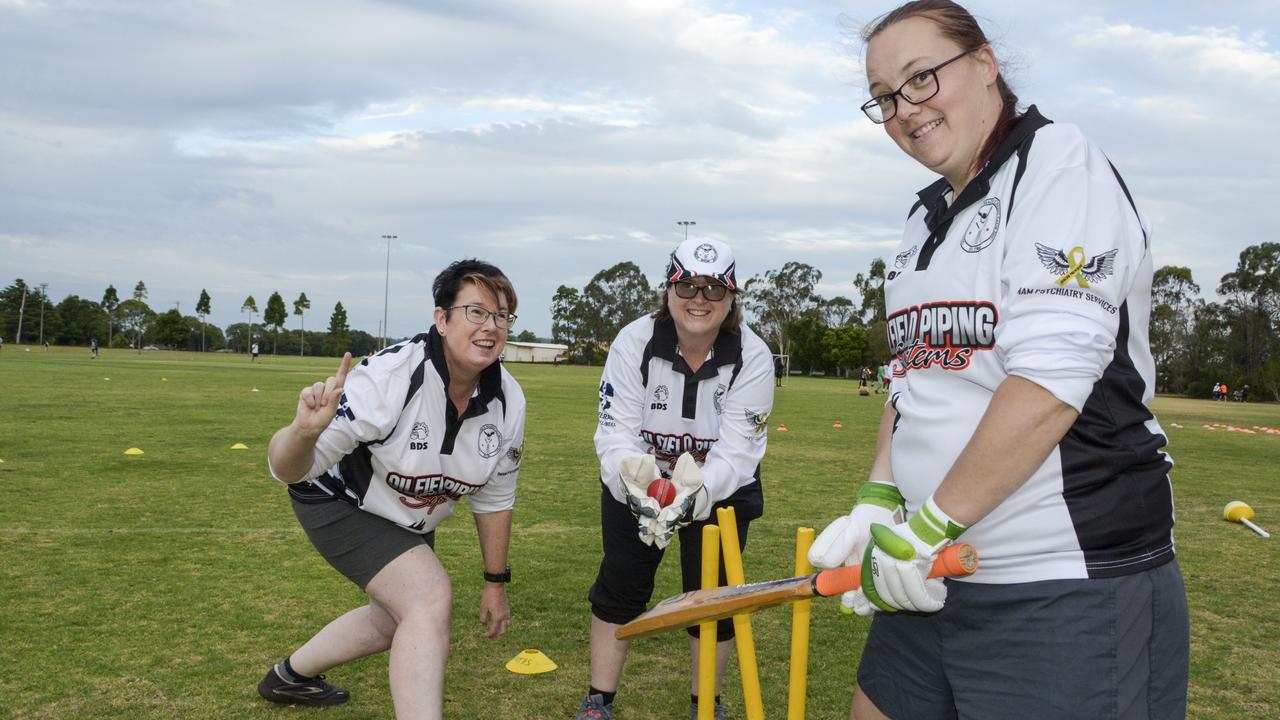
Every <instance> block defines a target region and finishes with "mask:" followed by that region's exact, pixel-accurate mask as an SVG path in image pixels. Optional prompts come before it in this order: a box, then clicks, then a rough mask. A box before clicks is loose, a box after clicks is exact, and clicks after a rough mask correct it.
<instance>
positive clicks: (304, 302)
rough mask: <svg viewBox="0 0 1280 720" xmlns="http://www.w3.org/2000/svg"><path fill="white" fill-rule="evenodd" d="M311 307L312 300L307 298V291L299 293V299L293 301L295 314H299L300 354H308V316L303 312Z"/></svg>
mask: <svg viewBox="0 0 1280 720" xmlns="http://www.w3.org/2000/svg"><path fill="white" fill-rule="evenodd" d="M310 309H311V301H310V300H308V299H307V294H306V293H299V294H298V299H297V300H294V301H293V314H294V315H297V316H298V355H299V356H301V355H305V354H306V347H307V330H306V318H305V317H303V314H304V313H306V312H307V311H308V310H310Z"/></svg>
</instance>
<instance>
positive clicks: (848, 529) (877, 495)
mask: <svg viewBox="0 0 1280 720" xmlns="http://www.w3.org/2000/svg"><path fill="white" fill-rule="evenodd" d="M904 502H905V501H904V500H903V499H902V493H900V492H898V488H897V486H896V485H893V484H892V483H884V482H875V481H870V482H866V483H863V485H862V487H860V488H858V496H857V504H856V505H854V507H853V511H852V512H850V513H849V514H848V515H845V516H844V517H840V518H836V519H835V520H833V521H832V522H831V524H830V525H828V526H827V527H826V529H824V530H823V531H822V532H821V533H819V535H818V537H817V539H816V540H814V541H813V545H811V546H809V563H810V564H811V565H813V566H814V567H819V568H834V567H840V566H842V565H853V564H856V563H858V562H861V561H862V555H863V553H864V552H865V551H866V548H867V543H868V542H870V541H871V524H872V523H880V524H881V525H896V524H898V523H900V522H902V521H903V519H905V518H906V515H907V511H906V507H905V505H904ZM840 607H841V609H842V611H844V612H850V611H852V612H855V613H857V614H859V615H862V616H867V615H870V614H872V613H873V612H875V607H873V606H872V605H871V603H870V602H868V600H867V596H866V594H865V593H863V592H862V590H861V588H859V589H858V590H851V591H849V592H847V593H845V594H844V595H843V596H841V598H840Z"/></svg>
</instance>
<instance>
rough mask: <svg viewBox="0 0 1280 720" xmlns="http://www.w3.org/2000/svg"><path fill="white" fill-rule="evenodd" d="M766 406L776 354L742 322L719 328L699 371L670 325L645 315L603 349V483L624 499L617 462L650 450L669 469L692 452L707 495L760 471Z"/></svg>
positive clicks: (721, 495) (718, 495) (599, 445)
mask: <svg viewBox="0 0 1280 720" xmlns="http://www.w3.org/2000/svg"><path fill="white" fill-rule="evenodd" d="M772 408H773V357H772V355H771V354H770V353H769V347H768V346H767V345H765V344H764V341H763V340H761V339H760V338H759V337H758V336H757V335H756V334H755V333H754V332H752V331H751V329H750V328H748V327H747V326H746V325H745V324H743V325H742V327H741V328H740V331H739V332H738V333H731V332H726V331H723V330H722V331H721V332H720V335H719V336H718V337H717V338H716V341H715V344H714V345H713V346H712V351H711V356H710V357H709V358H707V361H706V362H705V363H703V365H702V367H700V368H699V369H698V371H697V372H693V371H691V370H690V369H689V366H688V365H687V364H686V363H685V361H684V358H683V357H681V356H680V354H679V353H678V352H677V339H676V327H675V323H674V322H673V321H671V320H667V321H666V322H656V321H655V320H654V319H653V318H652V317H648V316H646V317H642V318H640V319H639V320H636V321H635V322H632V323H631V324H629V325H627V326H626V327H624V328H623V329H622V331H621V332H619V333H618V337H617V338H616V339H615V340H614V341H613V345H612V346H611V347H610V348H609V357H608V359H607V360H606V361H605V365H604V374H603V375H602V376H601V378H600V413H599V425H598V426H597V427H596V435H595V443H596V454H597V455H598V456H599V457H600V478H601V482H603V483H604V484H605V486H606V487H608V488H609V492H610V493H612V494H613V496H614V498H616V499H617V500H618V501H619V502H621V501H622V498H623V495H622V487H621V480H620V479H619V477H618V468H619V464H620V463H621V461H622V459H623V458H625V457H628V456H632V455H640V454H643V453H650V454H653V455H655V456H656V458H657V461H658V469H659V470H660V471H661V472H662V473H663V474H667V473H670V472H671V470H672V469H674V467H675V463H676V459H677V458H679V457H680V455H681V454H683V453H686V452H687V453H689V454H690V455H692V456H693V458H694V460H696V461H697V463H698V465H699V466H700V467H701V468H702V477H703V482H704V483H705V485H706V488H707V492H708V493H709V495H710V497H711V501H712V502H717V501H720V500H724V499H725V498H727V497H729V496H730V495H732V494H733V493H734V492H735V491H736V490H738V488H740V487H743V486H745V485H748V484H750V483H752V482H755V481H756V480H757V479H758V478H759V470H760V459H761V458H763V457H764V450H765V445H766V442H767V437H768V435H767V428H768V422H769V412H770V410H771V409H772Z"/></svg>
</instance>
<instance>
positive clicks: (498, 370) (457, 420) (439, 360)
mask: <svg viewBox="0 0 1280 720" xmlns="http://www.w3.org/2000/svg"><path fill="white" fill-rule="evenodd" d="M422 337H423V336H422V335H419V336H418V337H416V338H414V340H415V341H417V340H418V339H419V338H422ZM425 339H426V344H425V350H426V356H427V358H429V359H430V360H431V366H432V367H434V368H435V370H436V374H437V375H439V376H440V382H441V383H443V385H444V426H445V427H444V439H443V440H441V442H440V454H442V455H452V454H453V441H454V440H455V439H456V438H457V436H458V431H459V430H461V429H462V423H463V421H465V420H466V419H467V418H472V417H476V416H477V415H483V414H485V413H486V412H488V411H489V403H490V402H492V401H493V400H494V399H497V400H498V401H500V402H501V403H502V410H503V412H504V413H505V412H506V409H507V398H506V396H505V395H504V394H503V393H502V363H500V362H495V363H493V364H491V365H490V366H489V367H487V368H485V369H483V370H481V371H480V381H479V392H478V393H476V394H475V395H472V396H471V400H470V401H469V402H468V403H467V409H466V411H465V412H463V413H462V415H461V416H459V415H458V409H457V408H456V407H454V405H453V401H452V400H450V399H449V364H448V363H447V362H445V359H444V338H442V337H440V333H439V331H437V330H436V328H435V326H432V328H431V329H430V330H429V331H427V333H426V338H425ZM419 370H421V368H420V369H419ZM414 376H415V378H414V379H415V380H417V376H418V373H416V372H415V373H414ZM410 385H411V386H412V385H413V383H412V382H411V383H410ZM412 391H413V388H412V387H411V388H410V393H411V394H412ZM406 403H407V401H406Z"/></svg>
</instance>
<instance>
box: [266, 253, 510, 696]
mask: <svg viewBox="0 0 1280 720" xmlns="http://www.w3.org/2000/svg"><path fill="white" fill-rule="evenodd" d="M432 290H433V292H434V296H435V303H436V309H435V324H434V325H433V326H432V328H431V329H430V330H429V331H428V332H425V333H422V334H421V335H418V336H417V337H415V338H413V339H412V340H407V341H405V342H402V343H399V344H397V345H393V346H391V347H389V348H387V349H385V350H383V351H382V352H379V353H378V354H376V355H374V356H372V357H369V358H366V359H364V360H362V361H360V364H359V365H358V366H357V367H355V368H354V369H350V368H351V355H350V354H349V353H348V354H347V355H346V356H344V357H343V359H342V364H341V366H340V367H339V369H338V372H337V374H336V375H334V376H333V377H330V378H329V379H328V380H326V381H325V382H323V383H316V384H314V385H311V386H308V387H306V388H303V390H302V393H301V396H300V397H299V399H298V409H297V414H296V415H295V416H294V419H293V422H292V423H291V424H289V425H288V426H286V427H284V428H281V429H280V431H279V432H277V433H276V434H275V436H274V437H273V438H272V439H271V444H270V447H269V449H268V460H269V463H270V469H271V473H272V475H273V476H275V477H276V478H277V479H278V480H281V481H283V482H285V483H288V484H289V496H290V498H291V500H292V504H293V511H294V514H295V515H297V517H298V522H299V523H300V524H301V525H302V527H303V529H304V530H305V531H306V533H307V536H308V537H309V538H310V539H311V542H312V544H313V545H315V547H316V549H317V550H318V551H319V552H320V554H321V555H323V556H324V558H325V560H327V561H328V562H329V564H330V565H332V566H333V567H334V568H335V569H336V570H338V572H340V573H342V574H343V575H345V576H346V577H347V579H349V580H351V582H353V583H355V584H356V585H358V586H359V587H360V589H361V590H363V591H364V592H365V593H366V595H367V596H368V600H369V602H368V604H366V605H363V606H361V607H358V608H356V609H355V610H352V611H350V612H348V613H346V614H345V615H343V616H341V617H339V618H338V619H336V620H334V621H332V622H330V623H329V624H328V625H327V626H325V627H324V629H322V630H321V631H320V632H319V633H317V634H316V635H315V636H314V637H312V638H311V639H310V640H308V641H307V642H306V643H304V644H303V645H302V646H301V647H300V648H298V649H297V650H295V651H294V652H293V654H292V655H290V656H288V657H287V658H286V659H284V660H283V661H281V662H280V663H277V664H276V665H275V666H273V667H272V668H271V669H270V670H269V671H268V672H267V675H266V677H265V678H264V679H263V681H262V683H261V684H260V685H259V686H258V692H259V693H260V694H261V695H262V696H263V697H264V698H266V699H267V700H270V701H272V702H278V703H287V704H299V705H337V704H339V703H343V702H346V701H347V700H348V698H349V697H350V694H349V693H348V692H347V691H346V690H343V689H341V688H337V687H334V686H333V685H330V684H329V683H327V682H325V680H324V676H322V675H321V674H320V673H323V672H325V671H326V670H328V669H330V668H332V667H335V666H337V665H340V664H342V663H345V662H347V661H348V660H354V659H356V658H360V657H364V656H366V655H371V654H373V653H377V652H382V651H385V650H390V651H391V658H390V680H391V695H392V699H393V701H394V704H395V710H396V717H397V718H439V717H441V716H442V712H443V695H444V668H445V660H446V659H447V657H448V654H449V617H450V613H451V609H452V589H451V587H450V582H449V576H448V575H447V574H446V573H445V570H444V567H443V566H441V564H440V561H439V560H438V559H437V558H436V555H435V552H434V550H433V547H434V545H433V542H432V540H433V533H434V530H435V528H436V526H438V525H439V524H440V523H441V522H442V521H443V520H444V519H445V518H447V517H448V516H449V515H450V514H451V513H452V512H453V506H454V505H455V504H456V503H457V502H458V500H460V499H461V498H462V497H463V496H466V497H467V500H468V504H469V505H470V508H471V512H472V515H473V516H474V518H475V523H476V531H477V534H478V535H479V539H480V552H481V555H482V557H483V564H484V567H483V568H482V569H481V568H477V573H480V572H481V571H483V575H484V580H485V584H484V590H483V593H482V595H481V599H480V621H481V623H484V624H486V625H487V627H486V630H487V631H486V632H485V633H484V636H485V637H489V638H492V637H497V636H499V635H501V634H503V633H505V632H506V631H507V626H508V624H509V623H510V619H511V609H510V607H509V605H508V603H507V595H506V585H505V583H507V582H509V581H510V579H511V571H510V568H509V567H508V566H507V546H508V539H509V537H510V534H511V509H512V506H513V505H514V504H515V490H516V476H517V475H518V473H519V469H520V455H521V450H522V447H523V443H524V410H525V403H524V394H523V393H522V392H521V390H520V386H519V385H517V384H516V382H515V380H514V379H512V377H511V375H510V374H508V373H507V371H506V370H505V369H504V368H503V367H502V365H501V364H500V363H499V361H498V359H499V357H500V356H501V354H502V350H503V347H504V346H505V344H506V339H507V331H508V330H509V329H510V327H511V324H512V323H513V322H515V318H516V316H515V314H514V312H515V309H516V294H515V290H514V289H512V287H511V283H510V281H508V280H507V278H506V276H505V275H503V274H502V272H501V271H500V270H498V268H496V267H494V266H492V265H490V264H488V263H484V262H480V261H478V260H462V261H459V262H455V263H453V264H452V265H450V266H449V267H447V268H446V269H445V270H444V271H443V272H441V273H440V274H439V275H438V276H437V277H436V279H435V282H434V284H433V286H432ZM349 369H350V374H348V370H349Z"/></svg>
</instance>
